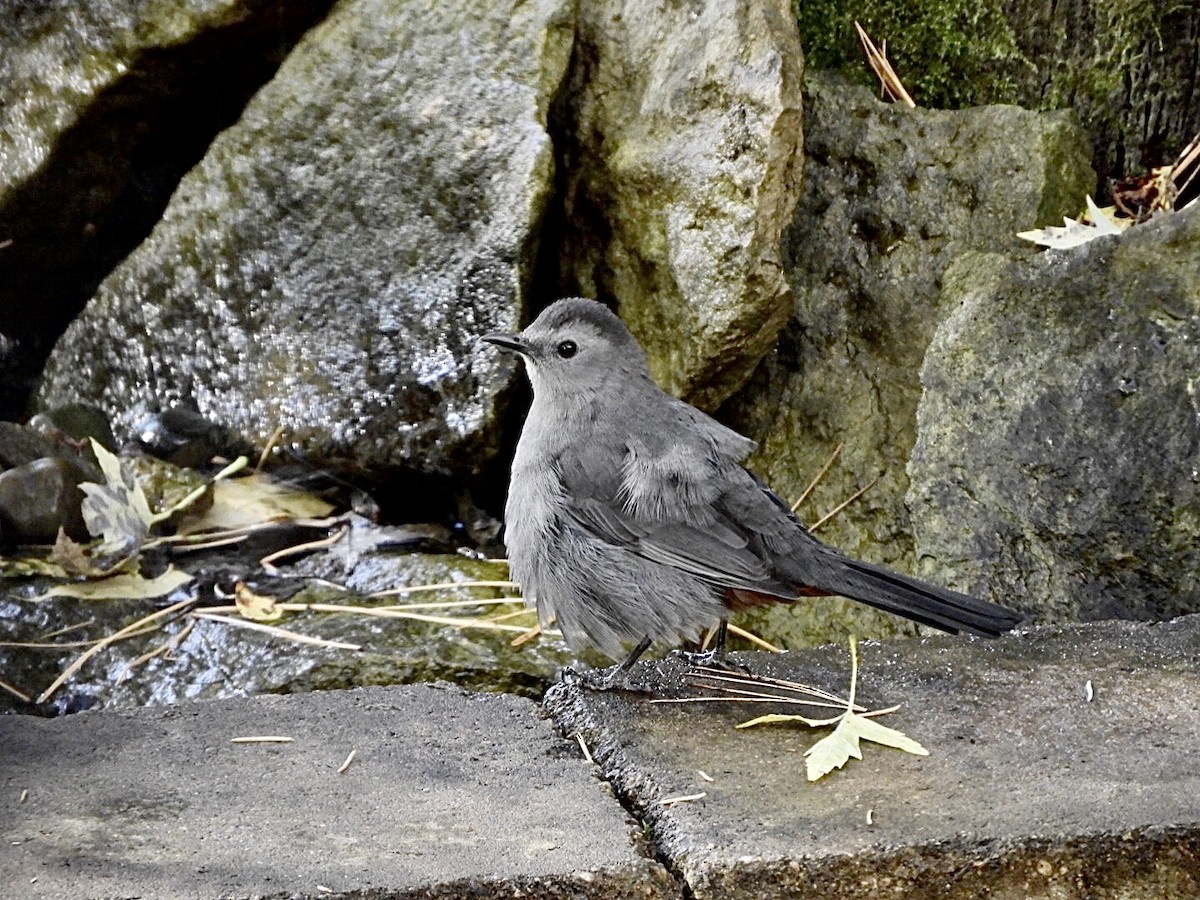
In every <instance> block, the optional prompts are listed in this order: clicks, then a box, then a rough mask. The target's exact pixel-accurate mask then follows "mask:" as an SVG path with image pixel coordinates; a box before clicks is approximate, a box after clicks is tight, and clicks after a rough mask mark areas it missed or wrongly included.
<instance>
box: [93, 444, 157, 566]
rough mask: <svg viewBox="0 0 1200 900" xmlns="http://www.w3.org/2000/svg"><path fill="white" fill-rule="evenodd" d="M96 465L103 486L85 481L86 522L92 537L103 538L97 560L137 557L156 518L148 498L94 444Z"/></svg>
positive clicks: (116, 461)
mask: <svg viewBox="0 0 1200 900" xmlns="http://www.w3.org/2000/svg"><path fill="white" fill-rule="evenodd" d="M92 450H93V452H94V453H95V454H96V461H97V462H98V463H99V464H100V469H101V471H102V472H103V473H104V484H95V483H93V482H90V481H85V482H84V483H83V484H81V485H79V487H80V489H81V490H82V491H83V493H84V494H85V496H84V499H83V521H84V524H85V525H87V529H88V531H89V532H90V533H91V534H92V536H93V537H98V538H101V541H100V544H99V545H98V546H97V547H95V548H94V549H93V551H92V553H93V555H96V556H107V555H120V556H128V555H130V554H132V553H134V552H135V551H136V550H137V548H138V547H139V546H141V543H142V541H144V540H145V539H146V536H147V535H148V534H149V533H150V524H151V521H152V520H153V514H152V513H151V512H150V505H149V504H148V503H147V502H146V495H145V494H144V493H142V488H141V486H140V485H138V483H137V482H136V481H135V480H134V478H133V475H132V474H131V473H130V472H127V471H125V469H124V468H123V467H122V466H121V460H120V459H118V458H117V457H116V456H115V455H113V454H112V453H109V452H108V451H107V450H105V449H104V447H103V446H101V445H100V444H99V443H97V442H96V441H95V439H93V440H92Z"/></svg>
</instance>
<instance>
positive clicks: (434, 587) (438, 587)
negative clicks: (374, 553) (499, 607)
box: [367, 581, 517, 600]
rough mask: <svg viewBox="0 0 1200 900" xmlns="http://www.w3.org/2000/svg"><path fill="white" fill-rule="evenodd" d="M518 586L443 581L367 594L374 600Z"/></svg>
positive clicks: (504, 583)
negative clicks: (456, 590)
mask: <svg viewBox="0 0 1200 900" xmlns="http://www.w3.org/2000/svg"><path fill="white" fill-rule="evenodd" d="M516 586H517V585H516V583H515V582H512V581H443V582H440V583H438V584H414V585H409V586H406V587H397V588H388V589H387V590H386V591H375V593H373V594H367V597H368V598H370V599H372V600H374V599H376V598H378V597H392V596H396V595H399V594H417V593H421V592H422V591H445V590H450V589H451V588H461V587H488V588H515V587H516Z"/></svg>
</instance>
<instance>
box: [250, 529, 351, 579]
mask: <svg viewBox="0 0 1200 900" xmlns="http://www.w3.org/2000/svg"><path fill="white" fill-rule="evenodd" d="M349 533H350V526H349V525H343V526H342V529H341V531H337V532H334V533H333V534H331V535H327V536H326V537H323V538H321V539H320V540H316V541H308V542H306V543H303V544H296V545H294V546H291V547H284V548H283V549H282V550H276V551H275V552H274V553H269V554H267V555H266V556H264V557H263V558H262V559H260V560H259V561H258V564H259V565H260V566H262V567H263V571H264V572H266V573H267V574H268V575H278V574H279V570H278V569H277V568H275V563H276V562H278V561H279V560H281V559H286V558H287V557H289V556H299V555H300V554H302V553H308V552H309V551H311V550H323V549H325V548H326V547H332V546H333V545H334V544H336V543H337V542H338V541H340V540H341V539H342V538H344V537H345V536H346V535H347V534H349Z"/></svg>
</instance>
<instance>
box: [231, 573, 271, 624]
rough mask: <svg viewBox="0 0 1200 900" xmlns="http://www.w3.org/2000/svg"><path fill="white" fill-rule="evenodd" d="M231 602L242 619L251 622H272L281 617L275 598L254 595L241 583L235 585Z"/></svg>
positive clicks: (265, 595)
mask: <svg viewBox="0 0 1200 900" xmlns="http://www.w3.org/2000/svg"><path fill="white" fill-rule="evenodd" d="M233 602H234V603H235V604H236V605H237V610H238V612H239V613H241V615H242V618H244V619H250V620H251V621H253V622H274V621H275V620H276V619H278V618H280V617H281V616H282V615H283V610H282V609H280V608H279V607H278V606H277V605H276V603H277V599H276V598H275V597H271V596H269V595H267V594H258V593H255V592H254V591H252V590H250V588H249V587H247V586H246V584H245V582H242V581H239V582H238V583H237V587H236V588H235V590H234V594H233Z"/></svg>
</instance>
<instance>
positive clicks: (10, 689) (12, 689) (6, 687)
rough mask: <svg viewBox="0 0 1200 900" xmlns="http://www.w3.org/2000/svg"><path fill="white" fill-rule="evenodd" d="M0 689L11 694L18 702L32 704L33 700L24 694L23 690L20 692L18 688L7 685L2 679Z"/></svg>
mask: <svg viewBox="0 0 1200 900" xmlns="http://www.w3.org/2000/svg"><path fill="white" fill-rule="evenodd" d="M0 688H3V689H4V690H6V691H8V692H9V693H10V694H12V695H13V696H14V697H16V698H17V699H18V700H22V701H24V702H25V703H32V702H33V698H32V697H30V696H29V695H28V694H27V693H25V692H24V691H23V690H21V689H20V688H18V687H14V686H13V685H11V684H9V683H8V682H7V681H5V680H3V679H0Z"/></svg>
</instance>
